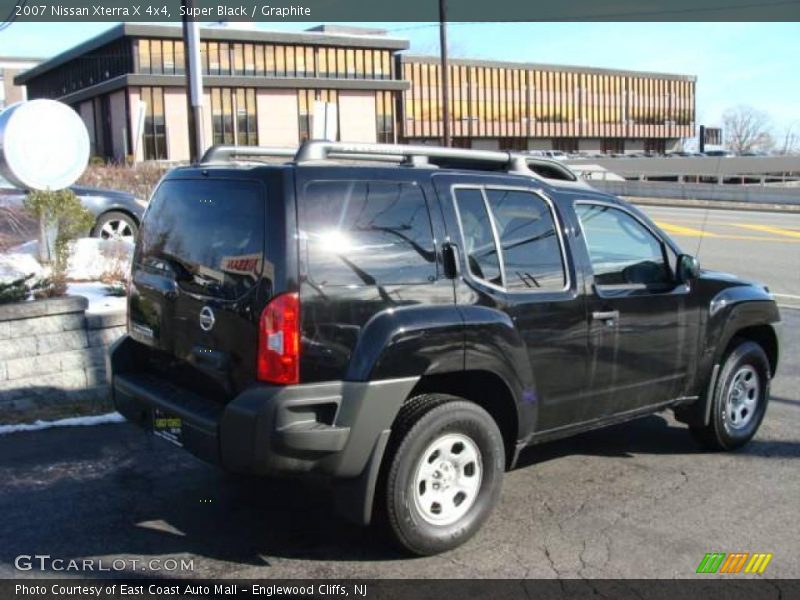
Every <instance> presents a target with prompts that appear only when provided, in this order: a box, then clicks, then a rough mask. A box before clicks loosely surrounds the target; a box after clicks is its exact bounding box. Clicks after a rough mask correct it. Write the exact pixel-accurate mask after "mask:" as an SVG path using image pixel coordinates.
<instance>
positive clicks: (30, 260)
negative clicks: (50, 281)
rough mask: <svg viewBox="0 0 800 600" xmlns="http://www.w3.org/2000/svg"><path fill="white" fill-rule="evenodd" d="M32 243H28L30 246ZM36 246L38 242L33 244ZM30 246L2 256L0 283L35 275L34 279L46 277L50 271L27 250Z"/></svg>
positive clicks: (14, 249)
mask: <svg viewBox="0 0 800 600" xmlns="http://www.w3.org/2000/svg"><path fill="white" fill-rule="evenodd" d="M30 243H31V242H28V244H30ZM33 243H34V244H35V243H36V242H33ZM28 244H23V245H22V246H16V247H15V248H12V249H11V251H10V252H5V253H3V254H0V282H3V283H8V282H9V281H14V280H16V279H20V278H22V277H27V276H28V275H30V274H31V273H33V276H34V279H38V278H40V277H45V276H46V275H47V274H48V272H49V270H48V269H45V268H44V267H42V265H40V264H39V261H38V260H36V255H35V251H34V252H33V253H31V252H29V251H28V248H25V246H27V245H28Z"/></svg>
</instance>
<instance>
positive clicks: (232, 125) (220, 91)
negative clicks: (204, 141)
mask: <svg viewBox="0 0 800 600" xmlns="http://www.w3.org/2000/svg"><path fill="white" fill-rule="evenodd" d="M211 129H212V135H213V139H214V144H234V145H236V146H258V118H257V112H256V92H255V90H254V89H253V88H211Z"/></svg>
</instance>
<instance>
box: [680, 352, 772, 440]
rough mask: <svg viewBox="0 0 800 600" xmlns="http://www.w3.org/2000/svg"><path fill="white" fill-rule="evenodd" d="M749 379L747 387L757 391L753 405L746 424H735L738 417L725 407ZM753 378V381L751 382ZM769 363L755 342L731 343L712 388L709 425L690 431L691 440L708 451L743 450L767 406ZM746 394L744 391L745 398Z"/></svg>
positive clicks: (728, 406) (730, 406) (747, 415)
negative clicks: (748, 375)
mask: <svg viewBox="0 0 800 600" xmlns="http://www.w3.org/2000/svg"><path fill="white" fill-rule="evenodd" d="M748 372H749V373H751V375H750V383H749V386H750V387H751V388H752V389H754V390H757V398H756V400H755V405H754V406H753V407H752V409H751V410H749V412H747V413H746V414H745V416H746V417H747V420H746V421H740V425H737V424H736V423H735V419H736V418H737V416H738V411H734V412H737V415H734V414H733V413H732V406H734V405H731V404H729V403H728V400H729V397H731V394H732V393H733V394H735V393H736V392H735V391H734V388H735V387H736V386H737V382H738V385H739V387H740V388H741V389H744V388H743V386H742V385H741V384H742V383H744V382H745V379H746V378H747V373H748ZM742 374H744V375H742ZM753 375H755V376H756V379H754V378H753ZM770 377H771V373H770V367H769V359H768V358H767V355H766V353H765V352H764V349H763V348H762V347H761V346H760V345H758V344H757V343H755V342H751V341H749V340H742V339H735V340H733V342H732V343H731V346H730V350H729V352H728V353H727V355H726V357H725V361H724V363H723V365H722V368H721V369H720V372H719V377H718V378H717V384H716V386H715V388H714V397H713V398H712V399H711V411H710V416H709V423H708V425H706V426H704V427H691V428H690V432H691V434H692V436H693V437H694V438H695V439H696V440H697V441H698V442H700V443H701V444H702V445H703V446H705V447H706V448H707V449H709V450H714V451H720V450H734V449H736V448H740V447H741V446H744V445H745V444H746V443H747V442H749V441H750V440H751V439H752V438H753V436H754V435H755V434H756V432H757V431H758V428H759V426H760V425H761V421H762V420H763V419H764V414H765V413H766V411H767V405H768V404H769V382H770ZM748 394H749V390H747V391H745V396H747V395H748ZM743 409H744V408H742V409H740V410H743Z"/></svg>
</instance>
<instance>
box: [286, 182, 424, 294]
mask: <svg viewBox="0 0 800 600" xmlns="http://www.w3.org/2000/svg"><path fill="white" fill-rule="evenodd" d="M298 213H299V215H298V217H299V230H300V253H301V259H302V263H303V265H304V273H303V275H304V277H305V278H306V279H307V280H308V281H309V282H310V283H312V284H313V285H316V286H326V285H329V286H330V285H337V286H341V285H348V286H350V285H353V286H359V285H386V284H407V283H425V282H429V281H433V280H434V279H435V278H436V260H435V253H434V248H433V234H432V231H431V221H430V215H429V213H428V207H427V204H426V202H425V197H424V195H423V193H422V191H421V190H420V189H419V187H418V186H416V185H414V184H410V183H402V182H388V181H378V182H371V181H315V182H312V183H309V184H308V185H307V186H306V187H305V192H304V194H303V197H302V198H301V199H300V203H299V209H298Z"/></svg>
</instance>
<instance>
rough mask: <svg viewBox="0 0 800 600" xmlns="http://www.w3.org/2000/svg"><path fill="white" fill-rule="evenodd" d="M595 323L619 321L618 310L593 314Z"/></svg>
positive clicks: (599, 311)
mask: <svg viewBox="0 0 800 600" xmlns="http://www.w3.org/2000/svg"><path fill="white" fill-rule="evenodd" d="M592 319H594V320H595V321H615V320H617V319H619V311H618V310H596V311H594V312H593V313H592Z"/></svg>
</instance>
